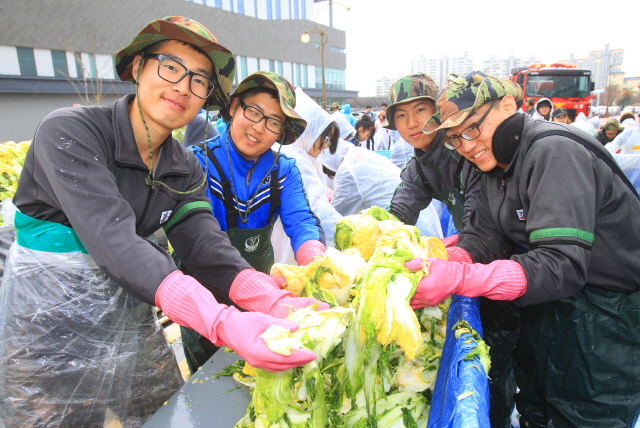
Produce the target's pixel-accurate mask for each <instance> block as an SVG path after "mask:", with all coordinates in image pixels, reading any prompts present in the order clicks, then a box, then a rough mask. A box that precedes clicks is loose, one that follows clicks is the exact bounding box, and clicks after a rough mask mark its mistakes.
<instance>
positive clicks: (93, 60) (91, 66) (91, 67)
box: [89, 53, 98, 79]
mask: <svg viewBox="0 0 640 428" xmlns="http://www.w3.org/2000/svg"><path fill="white" fill-rule="evenodd" d="M89 72H90V73H91V78H92V79H95V78H96V77H98V69H97V68H96V56H95V55H94V54H92V53H91V54H89Z"/></svg>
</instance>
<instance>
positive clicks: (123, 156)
mask: <svg viewBox="0 0 640 428" xmlns="http://www.w3.org/2000/svg"><path fill="white" fill-rule="evenodd" d="M132 100H133V95H127V96H125V97H123V98H120V99H119V100H117V101H116V103H115V104H114V105H113V106H92V107H80V108H78V107H74V108H63V109H59V110H56V111H54V112H52V113H50V114H49V115H48V116H47V117H46V118H45V119H44V120H43V121H42V122H41V123H40V125H39V126H38V129H37V130H36V134H35V137H34V139H33V143H32V144H31V147H30V148H29V151H28V153H27V156H26V160H25V164H24V169H23V171H22V175H21V176H20V181H19V184H18V190H17V191H16V194H15V196H14V199H13V200H14V203H15V205H16V206H17V207H18V208H19V209H20V211H21V212H22V213H23V214H26V215H28V216H31V217H34V218H37V219H40V220H46V221H50V222H54V223H59V224H63V225H65V226H69V227H72V228H73V230H74V231H75V232H76V233H77V234H78V237H79V238H80V240H81V241H82V243H83V245H84V246H85V248H86V249H87V251H88V253H89V254H90V255H91V257H92V258H93V260H94V261H95V262H96V263H97V264H98V266H99V267H100V268H101V269H102V270H103V271H104V272H105V273H106V274H107V275H108V276H109V277H110V278H111V279H112V280H114V281H115V282H116V283H117V284H118V285H120V286H121V287H122V288H123V289H125V290H126V291H127V292H129V293H130V294H132V295H134V296H136V297H138V298H139V299H141V300H143V301H145V302H147V303H151V304H153V303H154V301H155V293H156V290H157V289H158V286H159V285H160V283H161V282H162V281H163V280H164V278H165V277H166V276H167V275H169V274H170V273H171V272H173V271H175V270H176V266H175V264H174V262H173V261H172V260H171V258H170V257H169V254H167V252H166V251H164V250H163V249H162V248H161V247H159V246H157V245H155V244H153V243H151V242H149V241H147V240H146V239H144V238H145V237H148V236H149V235H151V234H153V233H154V232H155V231H156V230H158V229H159V228H161V227H164V228H165V231H166V233H167V236H168V238H169V240H170V241H171V244H172V246H173V248H174V249H175V251H176V254H177V255H178V257H179V258H180V260H181V261H182V262H183V263H184V264H185V266H187V267H188V269H189V272H190V274H191V275H193V276H194V277H195V278H196V279H197V280H198V281H199V282H200V283H201V284H203V285H204V286H205V287H207V288H208V289H210V290H212V291H218V292H219V293H222V294H224V295H227V294H228V290H229V287H230V286H231V283H232V281H233V279H234V278H235V277H236V275H237V274H238V273H239V272H240V271H241V270H243V269H247V268H249V265H248V264H247V263H246V262H245V261H244V260H243V259H242V257H241V256H240V253H239V252H238V251H237V250H236V249H235V248H234V247H233V246H232V245H231V243H230V242H229V240H228V238H227V235H226V233H225V232H222V231H221V230H220V227H219V225H218V222H217V221H216V219H215V218H214V217H213V215H212V213H211V205H210V201H209V198H208V197H207V195H206V188H205V187H204V186H202V187H201V188H200V189H198V190H197V191H196V192H194V193H190V194H186V195H180V194H177V193H174V192H171V191H169V190H167V189H166V188H164V187H163V186H159V185H152V186H147V185H146V184H145V178H146V177H147V175H148V171H149V169H148V168H147V166H146V165H145V164H144V162H143V161H142V158H141V157H140V154H139V153H138V149H137V147H136V144H135V140H134V137H133V130H132V128H131V122H130V121H129V113H128V104H129V103H130V102H131V101H132ZM156 162H157V167H156V168H155V175H154V179H155V180H158V181H162V182H164V183H165V184H166V185H168V186H169V187H171V188H172V189H175V190H178V191H183V192H184V191H189V190H192V189H194V188H197V187H198V186H199V185H200V184H201V183H202V179H203V173H202V168H201V167H200V165H199V164H198V161H197V160H196V158H195V157H194V155H193V154H192V153H191V152H190V151H189V150H187V149H185V148H184V147H182V146H181V145H180V143H179V142H178V141H177V140H174V139H173V138H172V137H171V136H169V138H167V140H166V141H165V142H164V143H163V144H162V146H161V150H160V151H159V154H158V155H157V156H156V155H155V154H154V163H156Z"/></svg>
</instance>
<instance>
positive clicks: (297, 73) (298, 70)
mask: <svg viewBox="0 0 640 428" xmlns="http://www.w3.org/2000/svg"><path fill="white" fill-rule="evenodd" d="M300 66H301V64H299V63H296V84H295V86H302V79H301V77H302V76H300V74H301V73H300V68H301V67H300Z"/></svg>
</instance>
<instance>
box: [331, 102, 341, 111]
mask: <svg viewBox="0 0 640 428" xmlns="http://www.w3.org/2000/svg"><path fill="white" fill-rule="evenodd" d="M334 108H337V109H339V108H340V104H338V103H331V110H333V109H334Z"/></svg>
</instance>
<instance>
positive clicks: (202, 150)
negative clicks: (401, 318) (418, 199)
mask: <svg viewBox="0 0 640 428" xmlns="http://www.w3.org/2000/svg"><path fill="white" fill-rule="evenodd" d="M295 103H296V101H295V92H294V89H293V86H292V85H291V84H290V83H289V82H288V81H287V80H286V79H285V78H284V77H282V76H280V75H278V74H276V73H272V72H268V71H258V72H256V73H253V74H251V75H249V76H248V77H247V78H246V79H244V80H243V81H242V82H241V83H240V84H239V85H238V87H237V88H236V90H235V92H234V93H233V94H232V95H231V102H230V105H229V108H228V110H225V111H222V112H221V113H222V116H223V117H224V118H225V122H226V123H225V124H224V126H222V127H221V128H220V135H218V136H216V137H214V138H211V139H208V140H207V142H206V145H205V144H202V145H194V146H191V147H190V149H191V150H193V152H194V154H195V155H196V158H197V159H198V160H199V161H200V164H201V166H202V168H203V170H204V171H205V174H206V175H207V178H208V189H207V194H208V196H209V198H210V199H211V206H212V208H213V215H214V216H215V217H216V219H217V220H218V223H220V228H221V229H222V230H223V231H225V232H226V233H227V235H228V236H229V239H230V240H231V244H232V245H233V246H234V247H235V248H236V249H237V250H238V251H239V252H240V255H241V256H242V257H243V258H244V259H245V260H246V261H247V262H248V263H249V264H250V265H251V266H252V267H253V268H254V269H256V270H257V271H260V272H264V273H269V270H270V269H271V266H272V265H273V262H274V252H273V247H272V245H271V232H272V229H273V224H274V223H275V221H276V220H277V219H278V217H280V218H281V220H282V224H283V226H284V230H285V232H286V233H287V235H288V236H289V238H290V239H291V246H292V247H293V251H294V254H295V256H296V261H297V262H298V264H300V265H306V264H308V263H309V262H310V261H311V260H312V259H313V258H314V257H317V256H322V255H323V254H324V252H325V250H326V248H325V238H324V232H323V230H322V227H321V226H320V221H319V219H318V218H317V217H316V216H315V215H314V214H313V212H312V211H311V208H310V207H309V202H308V201H307V196H306V193H305V191H304V189H303V186H302V179H301V177H300V172H299V171H298V168H297V167H296V164H295V160H294V159H292V158H290V157H287V156H285V155H283V154H280V153H278V152H275V151H273V150H271V147H272V146H273V145H274V144H275V143H276V142H280V143H281V144H291V143H293V142H294V141H295V140H296V139H298V137H299V136H300V135H301V134H302V132H303V131H304V129H305V127H306V121H305V120H304V119H303V118H302V117H300V116H299V115H298V114H297V113H296V112H295V110H294V107H295ZM200 338H201V336H200V335H199V334H198V333H196V332H195V331H193V330H189V329H186V328H183V344H184V348H185V355H186V358H187V363H188V364H189V367H190V369H191V371H192V372H195V371H196V370H197V369H198V367H199V366H201V365H202V364H203V363H204V362H206V361H207V359H209V357H211V355H213V352H215V350H216V349H217V348H215V347H214V346H213V345H212V344H211V343H210V342H209V341H206V340H204V339H203V340H199V339H200Z"/></svg>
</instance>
